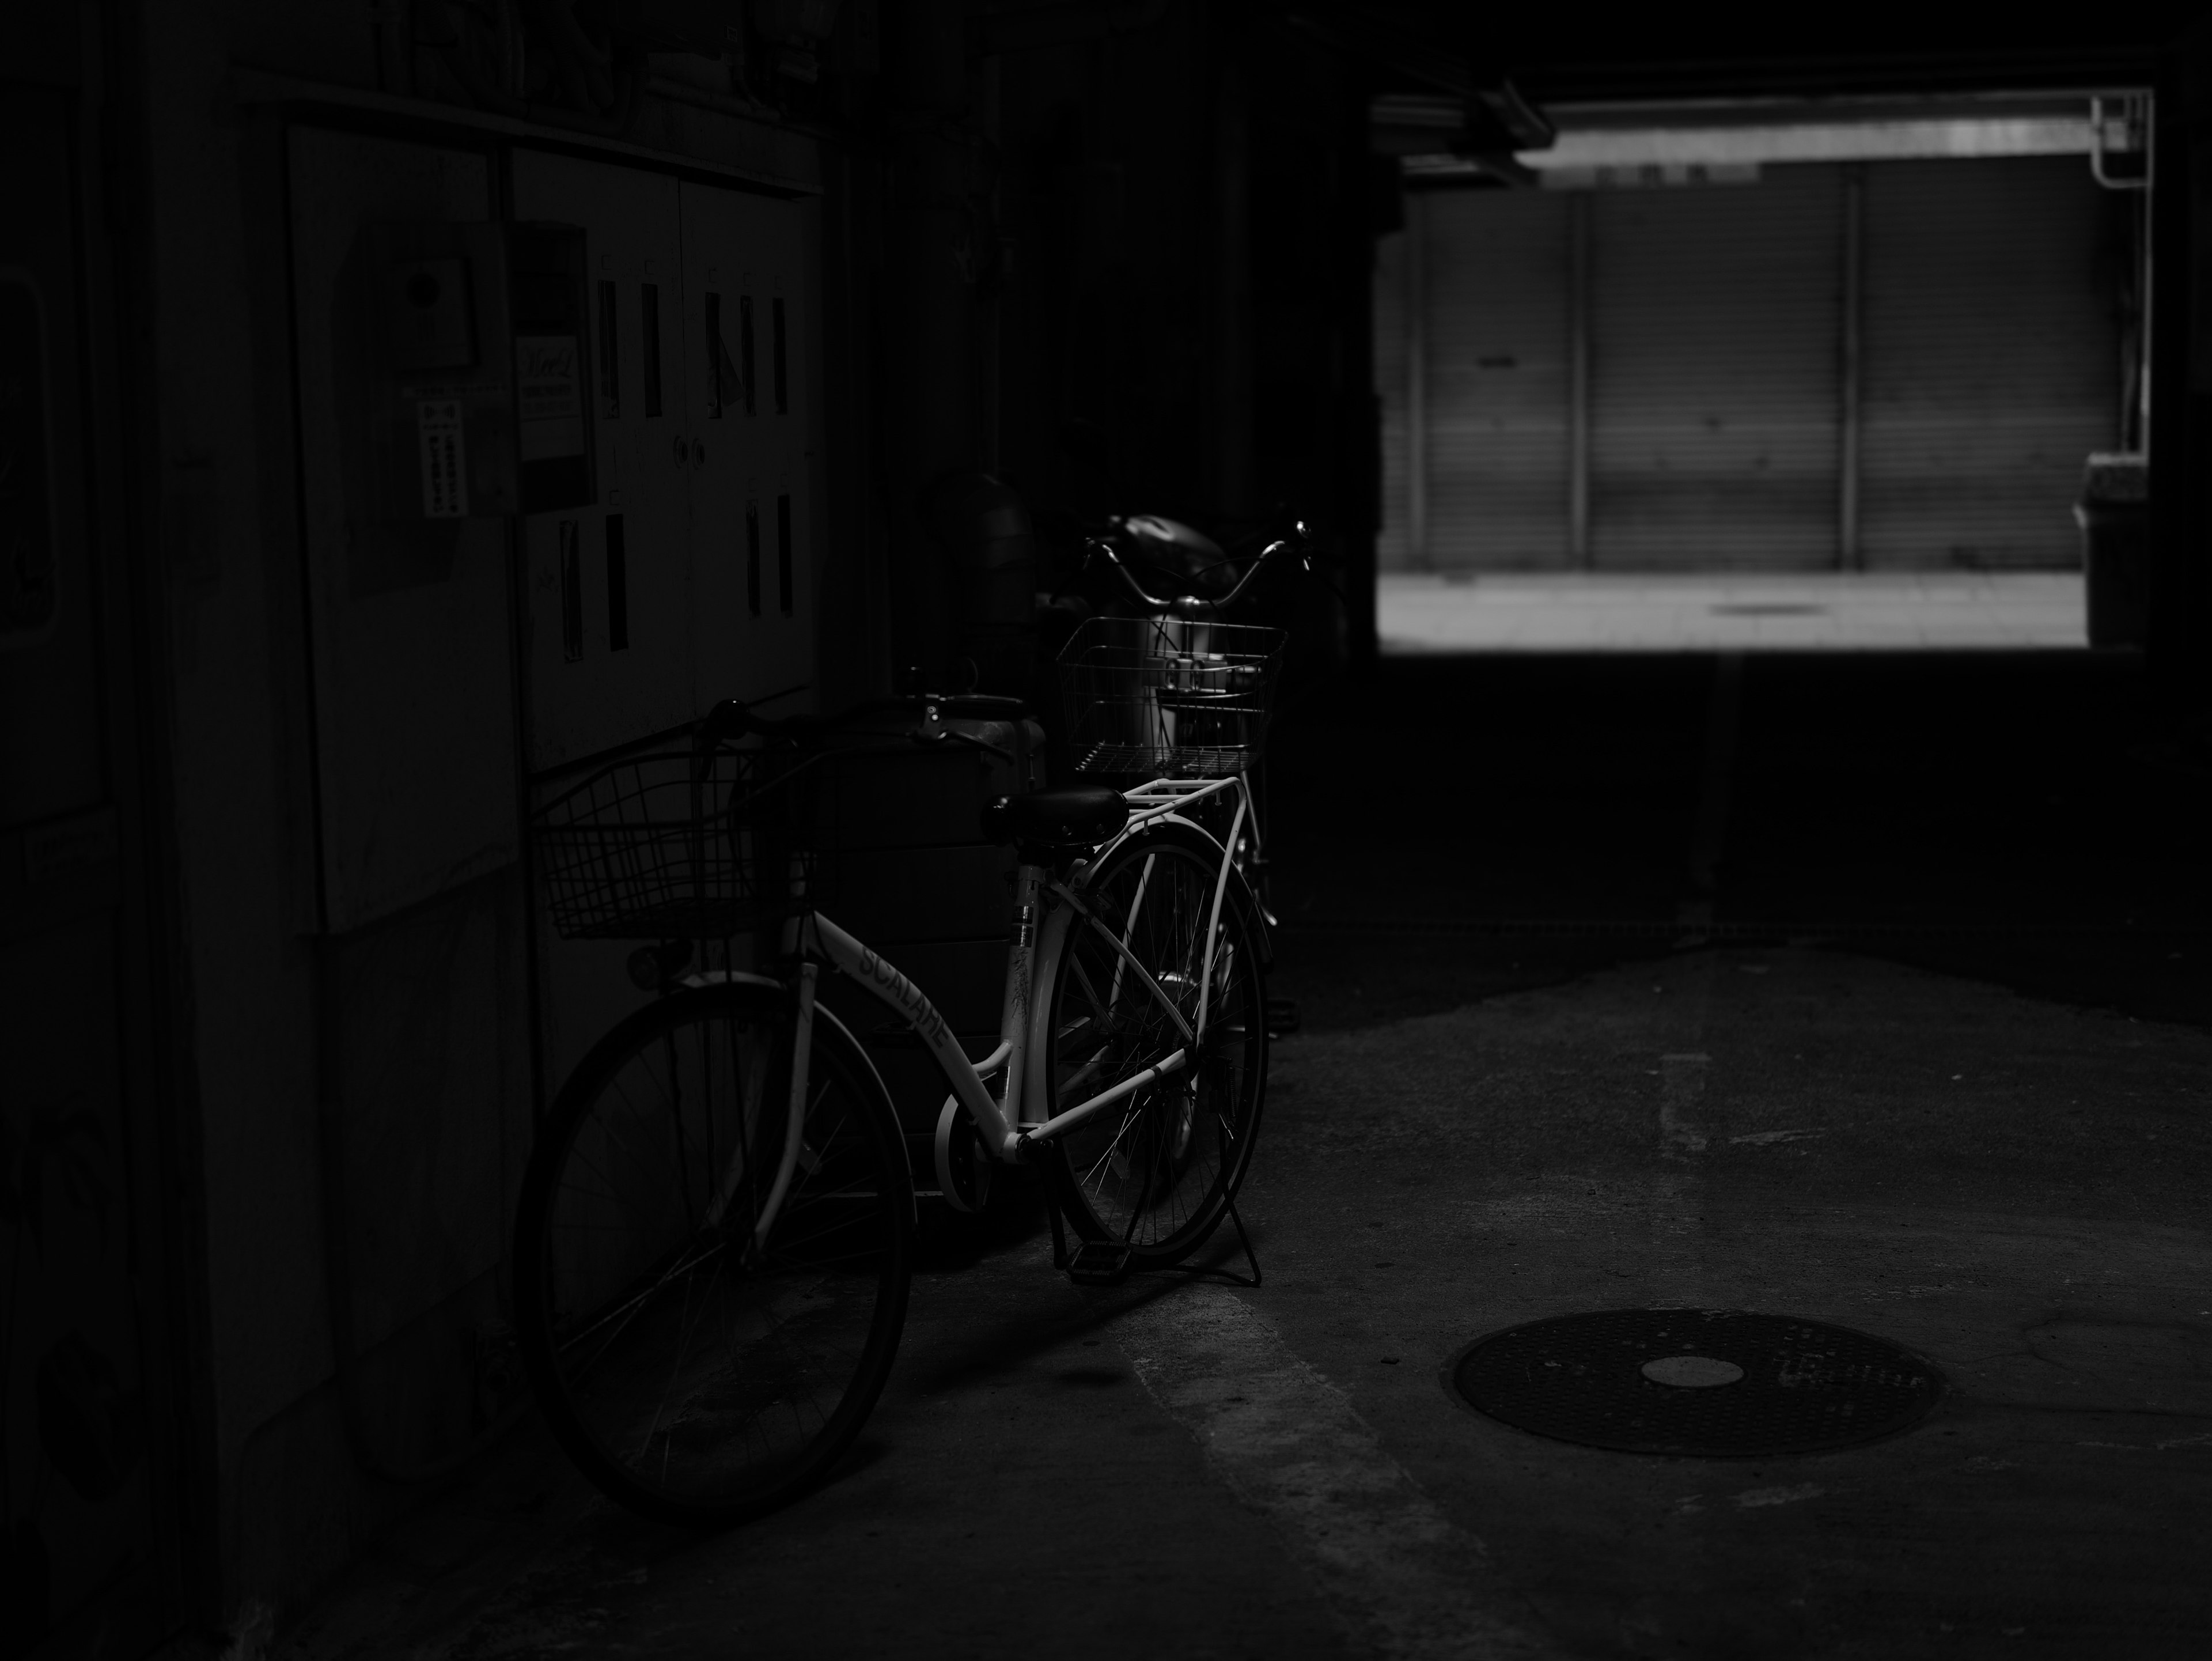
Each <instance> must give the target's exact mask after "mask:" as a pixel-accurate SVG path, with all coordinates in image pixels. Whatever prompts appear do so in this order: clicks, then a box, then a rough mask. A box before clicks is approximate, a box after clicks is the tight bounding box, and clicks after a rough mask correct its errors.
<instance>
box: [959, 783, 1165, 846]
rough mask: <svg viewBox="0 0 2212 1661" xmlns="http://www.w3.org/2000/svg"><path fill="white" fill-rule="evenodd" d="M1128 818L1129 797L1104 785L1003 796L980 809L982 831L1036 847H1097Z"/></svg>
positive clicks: (996, 839)
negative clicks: (981, 811) (981, 813)
mask: <svg viewBox="0 0 2212 1661" xmlns="http://www.w3.org/2000/svg"><path fill="white" fill-rule="evenodd" d="M1128 822H1129V802H1128V799H1127V797H1125V796H1124V795H1122V794H1121V792H1120V791H1119V790H1109V789H1108V788H1106V787H1105V786H1104V785H1103V784H1074V785H1070V786H1068V787H1067V788H1065V789H1061V790H1032V791H1031V792H1030V794H1027V795H1025V796H1001V797H1000V798H999V799H998V800H996V801H994V802H993V803H992V804H991V805H990V806H988V807H986V808H985V809H984V810H983V835H984V836H985V837H987V838H988V839H989V840H990V841H992V842H995V843H1009V842H1011V843H1023V844H1027V845H1030V846H1034V847H1038V848H1056V849H1076V848H1096V847H1097V845H1098V844H1099V843H1102V842H1105V841H1107V840H1108V839H1109V838H1110V837H1113V836H1114V834H1115V832H1116V831H1120V830H1121V827H1122V826H1123V825H1125V824H1127V823H1128Z"/></svg>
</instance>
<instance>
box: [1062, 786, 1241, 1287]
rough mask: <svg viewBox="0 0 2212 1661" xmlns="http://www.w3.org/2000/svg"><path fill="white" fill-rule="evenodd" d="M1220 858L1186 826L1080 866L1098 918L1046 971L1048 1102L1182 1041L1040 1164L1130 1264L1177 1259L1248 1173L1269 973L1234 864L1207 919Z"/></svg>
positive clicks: (1073, 1096)
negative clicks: (1149, 1075) (1172, 1067)
mask: <svg viewBox="0 0 2212 1661" xmlns="http://www.w3.org/2000/svg"><path fill="white" fill-rule="evenodd" d="M1220 868H1221V851H1220V849H1219V846H1218V844H1217V843H1213V842H1212V841H1211V840H1210V839H1209V838H1207V837H1204V836H1202V835H1200V834H1199V833H1198V832H1197V831H1193V830H1191V829H1189V828H1188V827H1186V826H1182V825H1175V824H1161V825H1157V826H1155V827H1153V828H1152V829H1150V830H1146V831H1139V832H1138V833H1137V834H1136V835H1134V836H1133V837H1130V838H1129V839H1128V840H1127V841H1126V842H1124V843H1121V846H1120V847H1118V848H1116V849H1114V850H1113V851H1112V852H1111V853H1109V854H1108V855H1106V857H1105V858H1104V859H1103V861H1101V862H1100V863H1099V865H1098V867H1097V869H1096V870H1095V871H1093V872H1091V873H1087V874H1086V876H1085V881H1084V884H1083V889H1082V893H1083V898H1084V902H1085V905H1086V906H1087V907H1088V908H1089V910H1090V911H1091V917H1092V919H1094V920H1095V924H1094V922H1086V921H1085V920H1083V919H1080V918H1079V919H1077V920H1076V921H1075V922H1074V923H1073V926H1072V927H1071V928H1069V930H1068V933H1067V936H1066V948H1065V950H1064V951H1063V952H1062V953H1061V955H1060V961H1059V963H1058V964H1056V965H1055V966H1054V970H1053V978H1052V988H1051V993H1050V1001H1049V1002H1048V1006H1047V1025H1046V1043H1047V1044H1048V1051H1047V1055H1046V1058H1045V1078H1046V1080H1047V1082H1048V1085H1049V1087H1050V1089H1051V1092H1052V1099H1051V1102H1050V1104H1049V1105H1048V1111H1049V1112H1051V1113H1062V1112H1065V1111H1066V1110H1068V1109H1070V1108H1073V1107H1075V1106H1077V1105H1078V1104H1080V1103H1082V1102H1084V1101H1085V1100H1087V1099H1088V1098H1091V1097H1092V1096H1095V1095H1097V1093H1099V1092H1101V1091H1103V1090H1106V1089H1108V1088H1109V1087H1110V1086H1112V1085H1113V1084H1114V1083H1115V1081H1116V1080H1120V1079H1123V1078H1127V1077H1128V1076H1129V1075H1130V1074H1133V1073H1136V1072H1139V1071H1140V1070H1142V1069H1143V1068H1146V1067H1149V1066H1151V1065H1152V1063H1153V1062H1157V1061H1158V1060H1159V1059H1160V1058H1161V1057H1163V1056H1166V1055H1168V1054H1169V1053H1170V1052H1171V1051H1173V1050H1177V1049H1185V1050H1188V1051H1189V1055H1188V1061H1187V1062H1186V1064H1185V1065H1184V1067H1183V1068H1182V1069H1181V1070H1180V1071H1178V1072H1176V1073H1171V1074H1167V1075H1166V1076H1164V1077H1163V1078H1161V1079H1159V1080H1157V1081H1155V1082H1154V1083H1153V1084H1152V1085H1151V1086H1148V1087H1147V1088H1146V1089H1144V1090H1141V1091H1139V1092H1137V1093H1136V1094H1134V1095H1133V1096H1130V1097H1128V1098H1125V1099H1124V1100H1123V1101H1121V1103H1118V1104H1115V1105H1113V1106H1109V1107H1107V1108H1105V1109H1103V1110H1101V1111H1099V1112H1098V1113H1097V1114H1095V1115H1093V1116H1091V1118H1089V1119H1086V1120H1085V1121H1084V1122H1083V1123H1080V1124H1078V1125H1077V1126H1076V1127H1075V1128H1074V1129H1072V1130H1070V1131H1068V1132H1067V1133H1066V1134H1065V1135H1062V1136H1060V1137H1059V1138H1058V1139H1057V1140H1056V1141H1054V1143H1053V1144H1052V1147H1053V1148H1054V1153H1052V1154H1051V1155H1050V1156H1049V1157H1048V1160H1047V1163H1046V1169H1047V1171H1048V1172H1049V1173H1050V1180H1051V1181H1052V1182H1053V1183H1054V1189H1055V1190H1056V1192H1057V1195H1058V1197H1059V1201H1060V1208H1061V1210H1062V1211H1063V1212H1064V1213H1065V1214H1066V1216H1067V1218H1068V1220H1069V1223H1070V1224H1071V1226H1073V1228H1074V1230H1075V1232H1076V1233H1077V1234H1078V1235H1079V1236H1081V1237H1082V1238H1085V1239H1091V1240H1119V1241H1122V1242H1124V1243H1126V1244H1127V1245H1128V1247H1129V1253H1130V1262H1132V1263H1133V1265H1135V1266H1136V1267H1138V1268H1140V1269H1161V1268H1166V1267H1169V1266H1170V1265H1172V1264H1175V1263H1178V1262H1182V1260H1183V1259H1184V1258H1186V1257H1188V1256H1189V1255H1190V1254H1191V1253H1192V1252H1193V1251H1195V1250H1197V1249H1198V1248H1199V1247H1200V1245H1202V1244H1205V1242H1206V1238H1207V1237H1208V1236H1209V1235H1211V1234H1212V1232H1213V1230H1214V1229H1215V1227H1216V1226H1218V1224H1219V1223H1220V1221H1221V1218H1222V1215H1223V1213H1224V1212H1225V1210H1226V1208H1227V1207H1228V1204H1229V1202H1230V1200H1231V1197H1233V1196H1234V1195H1235V1194H1236V1191H1237V1186H1238V1184H1239V1183H1242V1182H1243V1179H1244V1172H1245V1170H1246V1168H1247V1166H1248V1165H1249V1163H1250V1160H1251V1157H1252V1144H1253V1139H1254V1137H1255V1135H1256V1134H1257V1133H1258V1130H1259V1125H1260V1105H1261V1097H1262V1095H1263V1093H1264V1092H1265V1090H1266V1086H1267V987H1266V983H1265V978H1264V972H1263V970H1262V967H1261V955H1260V950H1259V940H1258V937H1257V929H1256V926H1255V919H1254V916H1253V914H1252V909H1251V900H1250V898H1249V895H1248V893H1247V892H1246V891H1245V889H1244V886H1243V882H1242V880H1241V879H1239V878H1238V877H1237V875H1236V874H1235V873H1233V872H1232V873H1231V875H1230V880H1229V888H1228V891H1227V892H1226V893H1225V895H1224V896H1223V900H1222V906H1221V917H1220V926H1219V928H1218V929H1212V930H1211V931H1210V930H1209V927H1208V920H1209V918H1210V916H1211V915H1212V908H1213V897H1214V889H1215V884H1216V878H1217V876H1218V873H1219V871H1220ZM1209 934H1210V935H1211V937H1210V938H1209ZM1109 937H1110V938H1109ZM1124 946H1126V947H1127V956H1124V955H1123V952H1122V950H1121V947H1124ZM1131 958H1134V959H1135V962H1136V963H1137V964H1141V965H1142V966H1143V968H1144V970H1145V971H1146V976H1149V977H1150V978H1151V981H1152V986H1147V985H1146V983H1145V980H1146V976H1139V975H1138V974H1136V973H1135V972H1133V967H1132V964H1131V962H1130V959H1131ZM1209 965H1210V973H1209ZM1154 988H1157V989H1158V990H1157V992H1156V991H1155V990H1154ZM1201 999H1202V1000H1203V1002H1204V1005H1205V1010H1206V1019H1205V1021H1204V1023H1203V1029H1204V1030H1203V1035H1202V1037H1200V1038H1199V1040H1198V1042H1197V1043H1196V1044H1195V1045H1193V1044H1191V1043H1190V1041H1189V1040H1188V1038H1186V1037H1184V1036H1183V1029H1184V1026H1185V1025H1188V1027H1189V1028H1190V1029H1191V1030H1192V1031H1198V1030H1199V1029H1200V1025H1201V1024H1200V1020H1199V1010H1200V1002H1201ZM1169 1005H1172V1006H1173V1007H1174V1010H1175V1011H1176V1013H1180V1015H1181V1017H1182V1020H1181V1021H1180V1022H1179V1021H1178V1020H1177V1019H1176V1014H1175V1013H1170V1010H1169V1007H1168V1006H1169Z"/></svg>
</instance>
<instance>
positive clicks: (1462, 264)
mask: <svg viewBox="0 0 2212 1661" xmlns="http://www.w3.org/2000/svg"><path fill="white" fill-rule="evenodd" d="M1408 208H1409V213H1418V214H1419V215H1420V216H1422V218H1423V226H1422V231H1423V240H1424V241H1425V244H1426V248H1425V255H1426V258H1425V261H1424V266H1423V271H1422V273H1421V284H1422V287H1423V289H1425V293H1426V296H1427V306H1426V307H1425V311H1426V318H1425V325H1426V326H1425V334H1426V348H1427V350H1426V353H1425V381H1426V391H1427V396H1426V411H1427V419H1426V425H1427V429H1428V438H1427V445H1426V449H1425V455H1426V459H1427V470H1426V471H1427V478H1428V490H1427V496H1428V514H1427V548H1426V551H1425V553H1426V557H1425V560H1424V561H1423V562H1422V563H1424V564H1425V565H1427V566H1431V567H1435V568H1437V569H1454V568H1460V569H1469V568H1472V569H1485V570H1511V569H1556V568H1559V567H1561V566H1564V565H1565V563H1566V561H1567V466H1568V443H1569V433H1568V425H1569V420H1570V405H1571V385H1570V380H1569V376H1570V372H1571V365H1570V362H1569V356H1568V354H1569V349H1570V338H1569V332H1568V313H1567V306H1568V284H1567V270H1568V249H1567V234H1568V228H1567V213H1568V204H1567V199H1566V198H1565V196H1564V195H1562V194H1559V193H1557V192H1537V191H1431V192H1425V193H1423V194H1422V195H1421V196H1420V197H1419V199H1418V200H1417V201H1415V202H1413V203H1409V204H1408Z"/></svg>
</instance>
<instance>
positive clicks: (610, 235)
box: [513, 150, 818, 771]
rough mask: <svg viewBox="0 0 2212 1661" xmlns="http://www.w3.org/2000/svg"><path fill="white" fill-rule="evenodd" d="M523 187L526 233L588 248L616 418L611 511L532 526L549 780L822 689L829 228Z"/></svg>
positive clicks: (599, 186) (763, 209)
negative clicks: (731, 707) (819, 377)
mask: <svg viewBox="0 0 2212 1661" xmlns="http://www.w3.org/2000/svg"><path fill="white" fill-rule="evenodd" d="M513 169H514V173H513V180H514V205H513V211H514V216H515V217H516V218H518V219H526V220H529V219H538V220H551V221H557V222H562V223H565V224H571V225H580V226H582V227H583V228H584V230H585V233H586V240H587V252H586V269H587V271H588V274H589V276H588V280H589V283H590V287H591V293H590V295H589V301H590V311H591V327H592V342H591V357H592V382H593V391H594V396H595V399H596V402H595V405H594V408H593V417H594V435H595V442H596V445H597V450H598V472H599V502H598V504H597V505H596V506H594V507H591V508H576V509H570V510H563V511H562V512H558V513H550V514H533V515H532V516H530V517H529V518H527V519H526V520H525V521H524V545H525V570H526V575H525V579H524V593H523V615H524V620H525V634H526V638H527V641H528V651H529V711H528V717H527V732H528V745H529V753H530V765H531V768H532V770H533V771H539V770H545V769H548V768H554V767H558V766H560V765H562V764H563V763H566V762H569V761H573V760H575V759H577V758H579V757H586V756H590V755H592V754H595V753H597V752H598V751H603V750H605V749H608V748H610V747H611V746H613V745H618V744H622V743H624V742H626V741H628V740H629V739H635V738H638V737H641V736H642V735H644V734H646V733H653V732H658V731H662V730H665V729H666V728H669V727H677V726H679V725H681V724H682V723H684V722H685V721H690V720H691V719H692V718H694V717H695V716H696V715H698V714H700V713H701V712H702V710H703V709H706V708H707V707H708V705H709V704H712V703H715V702H716V701H718V700H720V699H722V698H726V697H738V698H755V697H762V696H763V695H765V694H767V693H769V692H774V691H781V690H783V689H784V688H786V687H789V686H792V685H794V684H799V683H801V682H811V680H812V679H813V678H814V672H813V660H814V582H813V572H814V527H815V525H816V523H817V518H818V514H817V506H816V503H815V502H814V500H813V491H812V489H811V472H810V467H811V457H810V456H809V455H808V453H807V451H808V445H807V443H806V441H805V436H804V435H805V434H806V432H807V431H808V430H809V423H810V420H811V412H812V406H813V399H814V396H815V393H814V386H815V380H814V371H813V362H812V354H811V350H809V349H808V345H807V342H808V338H809V337H808V334H807V331H806V329H805V327H803V326H802V325H803V324H804V323H805V322H806V321H808V319H805V317H804V316H803V315H802V313H803V311H804V309H805V307H806V305H807V304H808V303H809V302H811V297H812V293H813V287H814V285H813V283H812V281H811V273H810V272H809V271H806V270H805V263H804V262H805V249H806V247H807V246H808V239H807V238H806V236H805V226H804V223H803V216H805V214H806V213H808V212H810V211H811V207H809V206H808V205H805V204H796V203H792V202H787V201H781V200H776V199H773V198H765V197H759V196H754V195H750V194H748V193H746V192H740V191H734V190H726V189H722V188H719V187H716V186H709V185H698V184H692V183H683V184H679V183H678V182H677V181H676V180H674V179H670V178H667V177H665V175H661V174H658V173H646V172H642V171H640V170H637V169H634V168H629V167H616V166H611V165H609V164H607V163H605V162H599V161H581V160H578V159H575V158H573V157H568V156H561V155H547V154H544V153H541V152H537V151H531V150H520V151H517V152H516V153H515V155H514V159H513ZM809 701H810V700H809V699H808V698H807V697H805V695H802V696H800V697H794V698H791V699H787V700H784V701H782V702H781V703H779V704H778V705H777V709H778V711H779V713H787V712H789V711H792V710H795V709H802V708H805V707H807V705H808V703H809Z"/></svg>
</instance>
